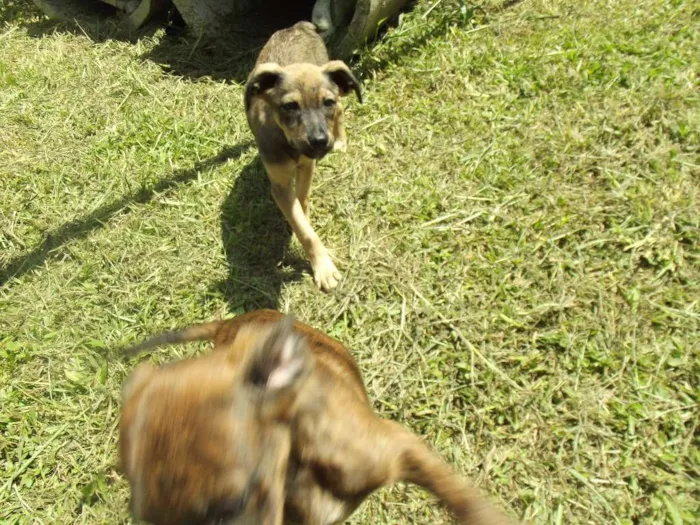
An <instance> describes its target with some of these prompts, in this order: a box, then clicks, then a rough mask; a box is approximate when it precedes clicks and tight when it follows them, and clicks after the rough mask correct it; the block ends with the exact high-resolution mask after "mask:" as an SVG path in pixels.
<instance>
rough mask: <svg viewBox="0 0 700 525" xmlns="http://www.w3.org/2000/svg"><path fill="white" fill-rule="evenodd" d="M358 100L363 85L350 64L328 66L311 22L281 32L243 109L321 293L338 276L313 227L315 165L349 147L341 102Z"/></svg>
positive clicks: (266, 50) (251, 82) (263, 56)
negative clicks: (351, 98) (311, 200)
mask: <svg viewBox="0 0 700 525" xmlns="http://www.w3.org/2000/svg"><path fill="white" fill-rule="evenodd" d="M350 91H354V92H355V93H356V94H357V97H358V99H360V100H361V93H360V84H359V82H358V81H357V79H356V78H355V77H354V75H353V74H352V72H351V71H350V69H349V68H348V66H347V65H345V63H343V62H341V61H339V60H333V61H329V60H328V52H327V50H326V46H325V44H324V43H323V39H322V38H321V37H320V36H319V35H318V33H317V32H316V29H315V27H314V25H313V24H312V23H311V22H299V23H297V24H295V25H294V26H292V27H290V28H288V29H283V30H281V31H277V32H276V33H275V34H273V35H272V37H271V38H270V40H269V41H268V42H267V44H265V47H263V49H262V51H261V52H260V56H259V57H258V60H257V63H256V65H255V68H254V69H253V71H252V72H251V73H250V76H249V77H248V82H247V85H246V90H245V110H246V116H247V118H248V124H249V125H250V129H251V130H252V131H253V135H255V142H256V143H257V145H258V150H259V151H260V158H261V160H262V163H263V165H264V166H265V170H266V171H267V175H268V177H269V178H270V182H271V185H272V196H273V198H274V199H275V202H276V203H277V206H278V207H279V209H280V210H281V211H282V214H283V215H284V217H285V219H287V222H288V223H289V225H290V226H291V227H292V230H293V231H294V234H295V235H296V236H297V239H299V241H300V242H301V244H302V246H303V247H304V251H305V252H306V256H307V257H308V258H309V262H311V267H312V268H313V272H314V282H315V283H316V285H317V286H318V287H319V288H321V289H322V290H324V291H328V290H330V289H332V288H335V286H336V285H337V284H338V280H339V279H340V273H339V272H338V270H337V269H336V267H335V264H333V261H332V260H331V258H330V256H329V255H328V251H327V250H326V247H325V246H324V245H323V243H322V242H321V240H320V239H319V237H318V235H317V234H316V232H315V231H314V229H313V228H312V227H311V223H310V222H309V193H310V190H311V179H312V177H313V172H314V166H315V163H316V160H318V159H321V158H323V157H324V156H325V155H326V154H327V153H328V152H330V151H331V150H333V149H344V148H345V142H346V139H345V131H344V129H343V108H342V106H341V104H340V97H341V96H342V95H346V94H347V93H349V92H350Z"/></svg>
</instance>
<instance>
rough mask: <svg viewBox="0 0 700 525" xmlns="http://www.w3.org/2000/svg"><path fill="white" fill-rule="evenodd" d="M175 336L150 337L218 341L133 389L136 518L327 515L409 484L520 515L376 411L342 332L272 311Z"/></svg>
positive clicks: (475, 522) (494, 523) (486, 509)
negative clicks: (495, 503)
mask: <svg viewBox="0 0 700 525" xmlns="http://www.w3.org/2000/svg"><path fill="white" fill-rule="evenodd" d="M176 334H178V335H177V336H172V335H170V336H166V337H156V338H154V339H151V340H149V341H148V342H147V343H149V346H155V345H157V344H158V343H157V342H158V341H161V342H164V344H170V343H172V342H173V341H174V340H175V339H179V340H181V341H184V340H195V339H213V340H214V351H213V352H211V353H210V354H206V355H204V356H201V357H198V358H195V359H190V360H185V361H180V362H177V363H173V364H171V365H166V366H162V367H158V368H155V367H152V366H149V365H141V366H140V367H139V368H137V370H136V371H135V372H134V373H133V374H132V377H131V378H130V379H129V380H128V382H127V383H126V384H125V386H124V391H123V405H124V406H123V411H122V420H121V425H120V450H121V458H122V465H123V469H124V471H125V473H126V475H127V478H128V479H129V482H130V484H131V489H132V501H133V506H134V509H135V510H134V513H135V514H136V515H137V517H140V518H142V519H147V520H150V521H151V522H152V523H155V524H156V525H160V524H163V525H165V524H168V525H171V524H172V523H180V522H181V520H184V519H187V520H189V521H188V523H191V524H193V525H205V524H206V525H208V524H209V523H212V522H213V521H212V520H217V519H218V520H223V521H220V522H221V523H229V524H236V523H238V524H242V523H256V524H261V525H280V524H281V523H284V524H285V525H293V524H299V523H319V524H324V525H331V524H335V523H341V522H342V521H343V520H345V519H347V518H348V517H349V516H350V514H352V512H353V511H354V510H355V509H356V508H357V506H358V505H360V504H361V503H362V501H363V500H364V499H365V498H366V497H367V496H368V495H369V494H370V493H372V492H373V491H374V490H376V489H378V488H380V487H382V486H386V485H391V484H393V483H396V482H399V481H407V482H411V483H415V484H418V485H420V486H422V487H424V488H425V489H427V490H428V491H430V492H432V493H433V494H435V495H436V496H437V497H438V499H439V500H440V501H441V502H442V503H443V504H444V505H445V506H446V507H447V508H448V509H449V510H450V511H451V512H452V514H454V516H455V517H456V518H457V519H458V520H459V522H460V523H464V524H472V525H505V524H507V523H510V521H509V520H508V519H507V518H506V517H505V516H504V515H503V514H501V513H500V512H499V511H498V510H497V509H495V508H494V507H492V506H491V505H490V503H488V501H487V500H485V499H484V498H483V497H482V496H481V495H480V493H479V492H478V491H477V490H476V489H474V488H472V487H471V486H470V485H469V484H468V483H466V481H465V480H463V479H462V478H461V477H460V476H459V475H458V474H457V473H456V472H454V471H453V469H452V468H451V467H450V466H449V465H447V464H446V463H445V462H444V461H443V460H442V459H441V458H440V457H439V456H437V455H436V454H435V453H434V452H432V451H431V450H430V449H429V448H428V446H427V445H425V443H423V441H422V440H421V439H420V438H418V437H417V436H415V435H414V434H412V433H411V432H409V431H408V430H406V429H404V428H403V427H402V426H401V425H399V424H397V423H395V422H392V421H388V420H385V419H382V418H380V417H378V416H377V414H376V413H375V412H374V411H373V410H372V408H371V405H370V402H369V399H368V397H367V394H366V391H365V387H364V384H363V381H362V377H361V375H360V372H359V369H358V367H357V365H356V363H355V361H354V359H353V358H352V356H351V355H350V353H349V352H348V350H347V349H346V348H345V347H344V346H343V345H342V344H341V343H339V342H338V341H336V340H335V339H332V338H331V337H329V336H327V335H325V334H323V333H322V332H319V331H317V330H314V329H313V328H311V327H309V326H307V325H305V324H303V323H300V322H298V321H297V322H292V319H290V318H285V316H283V315H282V314H281V313H279V312H274V311H271V310H261V311H256V312H250V313H248V314H245V315H242V316H239V317H236V318H233V319H230V320H227V321H219V322H215V323H207V324H205V325H198V326H196V327H193V330H192V329H188V330H183V331H181V332H176ZM139 346H141V345H139ZM212 465H216V468H212ZM231 509H235V516H233V517H232V515H231V513H230V511H231Z"/></svg>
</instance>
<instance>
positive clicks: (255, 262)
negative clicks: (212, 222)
mask: <svg viewBox="0 0 700 525" xmlns="http://www.w3.org/2000/svg"><path fill="white" fill-rule="evenodd" d="M221 238H222V241H223V245H224V250H225V251H226V261H227V262H228V266H229V274H228V277H227V279H226V280H225V281H223V282H221V283H219V286H218V291H219V292H220V293H222V294H223V296H224V297H225V298H226V300H227V301H228V303H229V307H230V310H231V311H233V312H238V311H241V310H243V311H249V310H253V309H256V308H273V309H278V308H279V295H280V291H281V288H282V285H283V284H285V283H288V282H293V281H298V280H300V279H301V277H302V268H303V267H305V266H308V263H306V261H304V260H303V259H300V258H298V257H294V256H293V255H291V254H287V247H288V245H289V241H290V239H291V231H290V228H289V226H288V225H287V222H286V221H285V220H284V217H283V216H282V213H281V212H280V211H279V209H278V208H277V205H276V204H275V202H274V200H273V199H272V196H271V194H270V182H269V180H268V178H267V175H266V174H265V168H264V167H263V165H262V163H261V162H260V159H259V158H258V157H257V156H256V158H255V159H254V160H253V161H251V162H250V164H248V165H247V166H246V167H245V168H244V169H243V171H242V172H241V173H240V175H239V176H238V178H237V179H236V182H235V183H234V185H233V188H232V189H231V192H230V193H229V195H228V196H227V197H226V199H225V201H224V203H223V204H222V206H221Z"/></svg>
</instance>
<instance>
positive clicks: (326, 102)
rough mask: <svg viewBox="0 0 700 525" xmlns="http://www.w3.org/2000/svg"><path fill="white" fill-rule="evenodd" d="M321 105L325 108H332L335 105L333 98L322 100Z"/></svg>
mask: <svg viewBox="0 0 700 525" xmlns="http://www.w3.org/2000/svg"><path fill="white" fill-rule="evenodd" d="M323 105H324V106H326V107H327V108H332V107H333V106H335V100H333V99H332V98H327V99H326V100H324V101H323Z"/></svg>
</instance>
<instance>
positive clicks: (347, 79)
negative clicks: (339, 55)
mask: <svg viewBox="0 0 700 525" xmlns="http://www.w3.org/2000/svg"><path fill="white" fill-rule="evenodd" d="M322 70H323V72H324V73H325V74H326V75H327V76H328V78H330V79H331V81H332V82H333V83H334V84H335V85H337V86H338V87H339V88H340V94H341V95H347V94H348V93H349V92H350V91H351V90H352V91H354V92H355V95H357V100H359V101H360V103H362V91H361V90H360V82H359V81H358V80H357V78H355V75H353V74H352V71H350V68H349V67H348V66H347V64H346V63H345V62H343V61H342V60H331V61H330V62H328V63H327V64H326V65H325V66H323V68H322Z"/></svg>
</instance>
